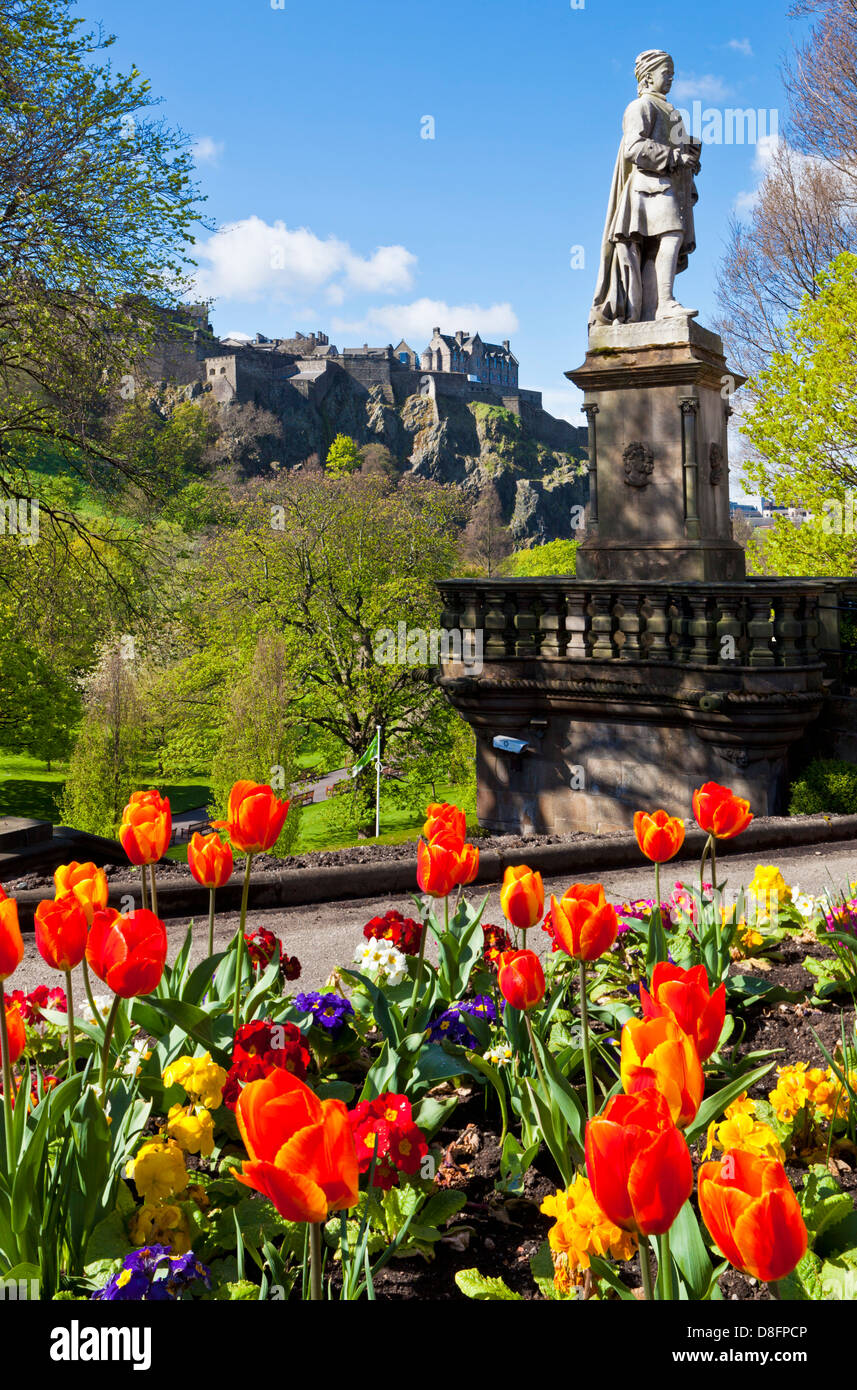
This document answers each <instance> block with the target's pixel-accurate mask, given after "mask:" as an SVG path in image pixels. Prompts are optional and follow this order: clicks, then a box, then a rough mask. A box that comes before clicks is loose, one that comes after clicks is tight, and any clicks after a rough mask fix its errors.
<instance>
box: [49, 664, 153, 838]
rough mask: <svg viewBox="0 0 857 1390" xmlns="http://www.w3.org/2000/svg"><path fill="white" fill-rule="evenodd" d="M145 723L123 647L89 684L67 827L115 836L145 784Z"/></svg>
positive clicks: (67, 800)
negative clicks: (132, 799) (133, 794)
mask: <svg viewBox="0 0 857 1390" xmlns="http://www.w3.org/2000/svg"><path fill="white" fill-rule="evenodd" d="M144 754H145V741H144V721H143V712H142V708H141V705H140V700H139V697H138V692H137V685H136V679H135V677H134V674H133V668H132V663H131V662H129V661H128V660H127V659H126V658H125V657H124V656H123V654H122V649H121V646H120V645H116V646H114V647H112V648H110V649H109V650H108V651H106V652H105V653H104V656H103V658H102V660H101V662H100V663H99V666H98V667H97V669H96V671H95V672H94V674H93V676H92V678H91V679H90V681H89V688H88V691H87V700H86V713H85V715H84V719H83V722H82V724H81V727H80V730H79V732H78V736H77V741H76V743H75V746H74V751H73V753H72V755H71V758H70V760H69V769H68V776H67V778H66V783H65V788H64V791H63V796H62V801H61V805H60V815H61V816H62V820H63V823H64V824H65V825H71V826H73V827H74V828H75V829H76V830H86V831H89V832H90V833H91V834H93V835H107V836H115V835H116V834H117V833H118V829H119V822H120V820H121V816H122V809H123V807H124V806H125V805H126V803H127V801H128V798H129V797H130V795H131V792H132V791H135V790H136V789H137V788H138V787H139V786H140V785H141V783H142V781H143V778H144Z"/></svg>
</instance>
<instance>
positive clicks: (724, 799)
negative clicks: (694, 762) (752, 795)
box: [693, 782, 753, 840]
mask: <svg viewBox="0 0 857 1390" xmlns="http://www.w3.org/2000/svg"><path fill="white" fill-rule="evenodd" d="M693 814H694V815H695V816H696V820H697V824H698V825H699V828H700V829H701V830H705V831H707V832H708V834H709V835H713V836H714V838H715V839H716V840H731V839H733V838H734V837H735V836H736V835H740V834H741V832H742V831H744V830H746V829H747V826H748V825H749V824H750V821H751V820H752V819H753V816H752V813H751V811H750V803H749V801H744V800H742V798H741V797H740V796H733V795H732V792H731V790H730V788H729V787H721V786H720V783H719V782H706V784H705V786H704V787H700V788H699V789H698V790H697V791H695V792H694V793H693Z"/></svg>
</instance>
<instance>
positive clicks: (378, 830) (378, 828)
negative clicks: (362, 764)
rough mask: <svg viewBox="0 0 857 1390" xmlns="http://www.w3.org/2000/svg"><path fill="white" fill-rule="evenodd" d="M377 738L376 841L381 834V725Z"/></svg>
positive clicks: (377, 726) (378, 728)
mask: <svg viewBox="0 0 857 1390" xmlns="http://www.w3.org/2000/svg"><path fill="white" fill-rule="evenodd" d="M375 736H376V738H377V740H378V744H377V747H376V750H375V759H376V761H375V839H376V840H377V838H378V836H379V835H380V834H381V725H380V724H376V726H375Z"/></svg>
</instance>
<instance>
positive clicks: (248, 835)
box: [211, 782, 289, 854]
mask: <svg viewBox="0 0 857 1390" xmlns="http://www.w3.org/2000/svg"><path fill="white" fill-rule="evenodd" d="M288 814H289V803H288V801H281V800H280V798H279V797H278V796H275V795H274V791H273V788H272V787H269V786H267V785H264V784H262V783H259V782H236V783H235V786H234V787H233V788H232V791H231V792H230V793H229V806H228V808H227V812H226V820H215V821H212V822H211V825H212V829H214V830H223V829H225V830H227V831H228V833H229V838H230V840H231V841H232V844H233V845H234V846H235V848H236V849H237V850H238V851H239V853H241V854H263V853H266V852H267V851H268V850H271V849H273V848H274V845H275V844H276V843H277V841H278V840H279V838H280V836H281V835H282V833H283V826H284V825H285V823H286V816H287V815H288Z"/></svg>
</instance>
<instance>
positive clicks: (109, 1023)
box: [98, 994, 122, 1101]
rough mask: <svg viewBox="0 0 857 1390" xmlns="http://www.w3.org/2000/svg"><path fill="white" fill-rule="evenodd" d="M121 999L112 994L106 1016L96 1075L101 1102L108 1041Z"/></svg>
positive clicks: (107, 1065) (104, 1086)
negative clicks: (98, 1069) (102, 1048)
mask: <svg viewBox="0 0 857 1390" xmlns="http://www.w3.org/2000/svg"><path fill="white" fill-rule="evenodd" d="M121 1002H122V1001H121V999H120V998H119V995H118V994H114V996H113V1003H112V1004H111V1005H110V1013H109V1014H108V1015H107V1022H106V1023H105V1025H104V1050H103V1052H102V1054H101V1071H100V1072H99V1075H98V1086H99V1089H100V1091H101V1099H102V1101H104V1100H106V1098H107V1072H108V1070H109V1063H110V1040H111V1038H112V1037H113V1027H114V1024H115V1023H116V1015H117V1014H118V1012H119V1005H120V1004H121Z"/></svg>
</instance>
